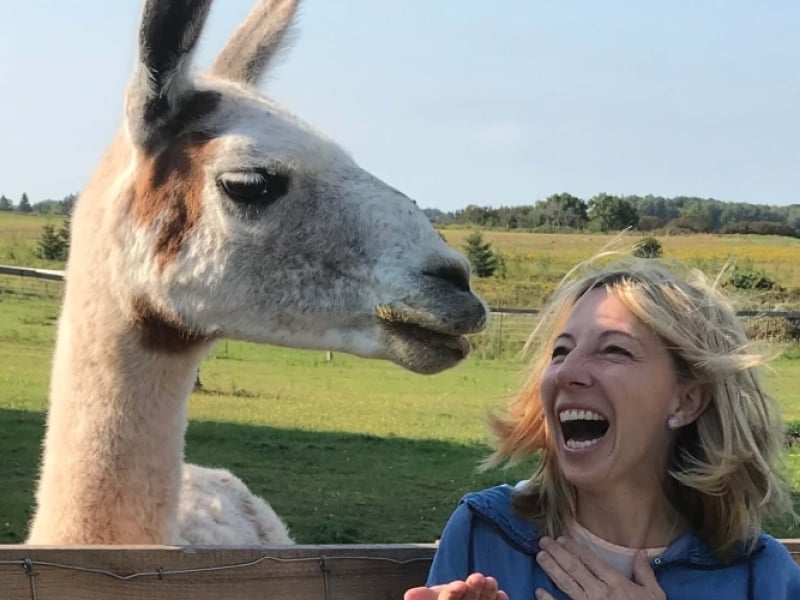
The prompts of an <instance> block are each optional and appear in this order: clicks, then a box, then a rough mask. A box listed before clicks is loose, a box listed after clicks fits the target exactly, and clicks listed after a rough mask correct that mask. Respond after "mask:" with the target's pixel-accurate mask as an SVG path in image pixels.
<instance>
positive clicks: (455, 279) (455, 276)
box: [422, 263, 470, 292]
mask: <svg viewBox="0 0 800 600" xmlns="http://www.w3.org/2000/svg"><path fill="white" fill-rule="evenodd" d="M422 273H423V275H427V276H428V277H435V278H436V279H443V280H444V281H447V282H448V283H451V284H452V285H454V286H455V287H456V289H458V290H461V291H462V292H469V291H470V287H469V271H467V270H466V269H465V268H464V267H462V266H461V265H459V264H457V263H446V264H442V265H437V266H436V267H433V268H431V269H426V270H425V271H423V272H422Z"/></svg>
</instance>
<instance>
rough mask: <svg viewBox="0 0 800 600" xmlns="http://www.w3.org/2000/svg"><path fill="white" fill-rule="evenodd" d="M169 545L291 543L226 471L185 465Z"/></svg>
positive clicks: (270, 512) (268, 509)
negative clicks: (175, 528)
mask: <svg viewBox="0 0 800 600" xmlns="http://www.w3.org/2000/svg"><path fill="white" fill-rule="evenodd" d="M172 543H174V544H177V545H180V546H208V545H240V546H258V545H266V544H280V545H288V544H294V540H293V539H292V538H291V536H290V535H289V530H288V529H287V527H286V524H285V523H284V522H283V521H282V520H281V519H280V517H279V516H278V515H277V514H276V513H275V511H274V510H273V509H272V507H271V506H270V505H269V504H267V503H266V502H265V501H264V500H263V499H261V498H259V497H258V496H256V495H254V494H253V493H252V492H251V491H250V490H249V489H248V488H247V486H246V485H245V484H244V483H243V482H242V481H241V480H240V479H239V478H237V477H236V476H234V475H233V474H232V473H231V472H230V471H227V470H225V469H211V468H207V467H199V466H197V465H191V464H186V465H184V467H183V482H182V487H181V500H180V504H179V505H178V527H177V534H176V537H175V538H174V539H173V540H172Z"/></svg>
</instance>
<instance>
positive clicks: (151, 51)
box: [125, 0, 211, 150]
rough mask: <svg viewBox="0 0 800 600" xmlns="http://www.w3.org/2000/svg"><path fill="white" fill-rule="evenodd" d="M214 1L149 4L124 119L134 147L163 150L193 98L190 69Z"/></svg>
mask: <svg viewBox="0 0 800 600" xmlns="http://www.w3.org/2000/svg"><path fill="white" fill-rule="evenodd" d="M210 5H211V0H146V2H145V5H144V8H143V10H142V18H141V24H140V27H139V46H138V56H137V61H136V66H135V69H134V72H133V76H132V77H131V80H130V82H129V84H128V91H127V98H126V102H125V115H126V117H127V122H128V128H129V131H130V134H131V139H132V141H133V143H134V144H136V145H137V146H140V147H142V148H144V149H146V150H150V149H152V148H153V147H154V146H156V145H158V144H159V142H160V141H161V140H162V139H163V137H164V135H165V130H167V129H169V125H170V124H171V123H172V122H173V121H174V119H175V117H176V115H178V114H179V113H180V111H181V109H183V108H184V103H185V102H186V100H187V99H188V98H190V97H191V96H192V82H191V78H190V76H189V63H190V59H191V55H192V50H193V49H194V47H195V44H196V43H197V38H198V37H199V36H200V31H201V30H202V28H203V23H204V22H205V20H206V17H207V16H208V9H209V6H210Z"/></svg>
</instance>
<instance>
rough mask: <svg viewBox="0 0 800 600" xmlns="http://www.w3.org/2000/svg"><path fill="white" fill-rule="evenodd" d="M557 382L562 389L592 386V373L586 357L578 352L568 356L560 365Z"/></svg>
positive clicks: (574, 351)
mask: <svg viewBox="0 0 800 600" xmlns="http://www.w3.org/2000/svg"><path fill="white" fill-rule="evenodd" d="M555 380H556V384H557V385H558V386H560V387H569V386H588V385H591V383H592V378H591V372H590V369H589V364H588V361H587V360H586V357H584V356H582V355H581V354H580V353H579V352H578V351H576V350H573V351H572V352H570V353H569V354H567V355H566V356H565V357H564V360H562V361H561V363H560V364H559V365H558V369H557V370H556V377H555Z"/></svg>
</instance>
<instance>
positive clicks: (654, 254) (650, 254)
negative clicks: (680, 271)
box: [632, 236, 664, 258]
mask: <svg viewBox="0 0 800 600" xmlns="http://www.w3.org/2000/svg"><path fill="white" fill-rule="evenodd" d="M663 253H664V249H663V248H662V246H661V242H659V241H658V240H657V239H656V238H654V237H653V236H647V237H643V238H642V239H640V240H639V241H638V242H636V244H635V245H634V247H633V252H632V254H633V255H634V256H636V257H638V258H661V256H662V254H663Z"/></svg>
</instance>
